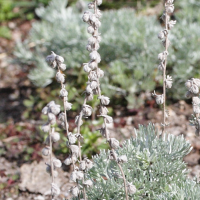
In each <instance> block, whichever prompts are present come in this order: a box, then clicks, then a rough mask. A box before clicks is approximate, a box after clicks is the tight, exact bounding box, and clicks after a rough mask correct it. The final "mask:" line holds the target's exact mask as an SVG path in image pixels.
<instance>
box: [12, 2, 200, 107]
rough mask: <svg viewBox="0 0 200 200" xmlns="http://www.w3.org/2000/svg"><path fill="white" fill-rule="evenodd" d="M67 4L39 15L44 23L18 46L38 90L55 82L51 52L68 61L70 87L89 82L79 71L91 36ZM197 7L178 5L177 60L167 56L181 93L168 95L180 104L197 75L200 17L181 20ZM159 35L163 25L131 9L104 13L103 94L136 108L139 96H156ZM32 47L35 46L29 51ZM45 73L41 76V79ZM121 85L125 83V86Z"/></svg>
mask: <svg viewBox="0 0 200 200" xmlns="http://www.w3.org/2000/svg"><path fill="white" fill-rule="evenodd" d="M195 2H196V1H195ZM66 4H67V2H66V1H61V2H60V3H58V2H57V1H52V2H51V3H50V4H49V6H47V7H46V8H44V7H41V8H39V9H36V14H37V15H38V16H39V17H40V18H41V21H40V22H35V23H33V28H32V30H31V32H30V37H29V38H28V39H27V40H26V41H25V42H24V43H19V44H18V46H17V49H16V51H15V55H16V57H17V58H18V60H20V62H21V64H22V66H23V65H30V66H32V65H34V66H35V67H34V68H32V69H31V70H30V73H29V78H30V80H31V81H32V82H33V83H34V84H35V85H36V86H38V87H41V86H43V87H44V86H46V85H48V84H50V83H51V82H52V78H53V77H54V72H53V70H52V69H51V68H49V67H48V66H47V64H46V63H45V61H44V59H43V58H44V56H45V55H46V54H47V52H49V51H50V50H51V49H52V50H54V51H56V52H58V53H59V54H62V55H64V58H65V59H67V61H68V65H67V71H68V72H67V74H68V76H67V78H68V80H70V87H75V88H81V87H82V85H83V83H84V82H85V80H86V77H85V76H84V75H82V74H81V73H80V66H81V64H82V62H85V61H86V53H85V51H84V50H85V40H86V38H87V35H86V32H85V31H83V30H84V25H83V24H82V22H81V15H80V13H79V12H78V11H77V10H76V9H75V8H74V7H68V8H66ZM185 5H187V6H185ZM194 5H195V6H196V8H195V9H197V8H199V7H198V6H199V5H198V2H197V3H196V4H191V5H190V4H189V3H187V1H182V2H181V3H179V4H178V6H177V7H178V8H179V10H178V11H177V13H175V17H176V18H177V21H178V23H177V26H176V31H173V30H172V36H170V38H169V39H170V40H171V43H172V47H171V53H170V55H173V56H169V61H168V66H169V67H168V70H169V73H171V74H173V77H174V86H175V87H176V88H180V89H179V90H177V91H176V92H173V91H171V92H170V94H169V95H170V96H172V97H173V98H174V99H180V98H181V97H182V96H183V94H184V90H183V89H181V88H182V87H180V85H182V84H183V80H184V79H185V78H184V77H185V76H186V74H190V75H191V76H194V77H195V76H197V74H198V66H199V54H200V52H199V43H198V36H199V31H200V30H199V29H200V27H199V26H198V23H199V21H200V20H199V17H198V15H197V14H194V16H191V14H190V15H189V16H190V17H189V18H183V16H188V13H190V12H191V10H192V8H193V7H195V6H194ZM193 13H194V12H193ZM196 13H198V12H196ZM113 19H115V20H113ZM111 21H112V26H111V24H110V22H111ZM188 22H190V23H188ZM130 24H132V26H130ZM186 25H187V27H188V28H187V29H185V26H186ZM144 30H145V31H144ZM159 30H160V24H159V22H158V21H157V18H156V17H155V16H150V17H149V16H148V17H147V16H137V15H136V14H135V13H134V12H133V10H131V9H120V10H111V11H106V12H104V14H103V17H102V27H101V28H100V31H101V33H102V35H103V42H102V44H101V49H100V54H101V57H102V64H101V66H102V67H103V68H104V69H105V70H106V72H107V73H106V74H107V75H106V78H105V80H104V83H103V84H102V86H103V89H104V91H105V92H107V90H108V89H109V92H112V94H116V93H118V94H120V95H123V96H125V98H126V100H127V101H128V103H129V104H130V105H132V106H134V104H133V103H132V102H133V100H132V99H134V94H135V93H140V92H141V91H144V90H147V91H148V90H154V89H155V87H157V86H159V85H160V83H161V82H162V79H160V78H159V77H158V78H155V76H156V75H157V70H156V69H155V70H154V71H153V73H152V69H154V68H155V62H156V58H155V56H156V55H155V52H160V51H161V46H159V45H157V43H156V41H157V38H156V35H157V33H158V32H159ZM116 33H118V34H116ZM119 36H120V37H119ZM66 38H67V39H66ZM186 38H187V39H186ZM30 43H31V44H35V45H37V46H35V47H32V48H30V47H29V44H30ZM109 44H112V45H109ZM105 49H106V51H105ZM25 52H26V54H25ZM133 52H134V54H133ZM186 54H187V55H188V56H187V57H185V55H186ZM188 66H190V67H189V68H188ZM72 69H73V70H72ZM41 70H42V71H43V73H38V72H41ZM41 74H42V78H41ZM77 79H78V81H75V80H77ZM122 79H124V80H126V81H124V82H122V81H121V80H122ZM133 79H134V80H135V81H134V82H133V81H132V80H133ZM105 85H106V86H107V87H104V86H105ZM106 88H107V89H106ZM77 92H80V91H77Z"/></svg>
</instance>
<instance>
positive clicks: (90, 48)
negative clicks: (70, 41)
mask: <svg viewBox="0 0 200 200" xmlns="http://www.w3.org/2000/svg"><path fill="white" fill-rule="evenodd" d="M86 50H87V51H90V52H91V51H92V50H93V48H92V46H91V45H90V44H88V45H87V46H86Z"/></svg>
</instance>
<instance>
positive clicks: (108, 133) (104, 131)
mask: <svg viewBox="0 0 200 200" xmlns="http://www.w3.org/2000/svg"><path fill="white" fill-rule="evenodd" d="M99 131H100V133H101V135H102V136H103V137H105V138H106V131H107V137H108V138H109V136H110V132H109V131H108V130H107V129H105V128H101V129H99Z"/></svg>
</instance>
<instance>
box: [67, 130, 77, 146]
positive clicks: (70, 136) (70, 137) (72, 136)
mask: <svg viewBox="0 0 200 200" xmlns="http://www.w3.org/2000/svg"><path fill="white" fill-rule="evenodd" d="M68 140H69V144H75V143H76V140H77V138H76V136H75V134H73V133H71V132H69V133H68Z"/></svg>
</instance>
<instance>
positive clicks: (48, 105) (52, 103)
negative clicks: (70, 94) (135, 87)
mask: <svg viewBox="0 0 200 200" xmlns="http://www.w3.org/2000/svg"><path fill="white" fill-rule="evenodd" d="M53 105H55V101H50V102H49V103H48V104H47V105H46V106H47V107H50V106H53Z"/></svg>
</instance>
